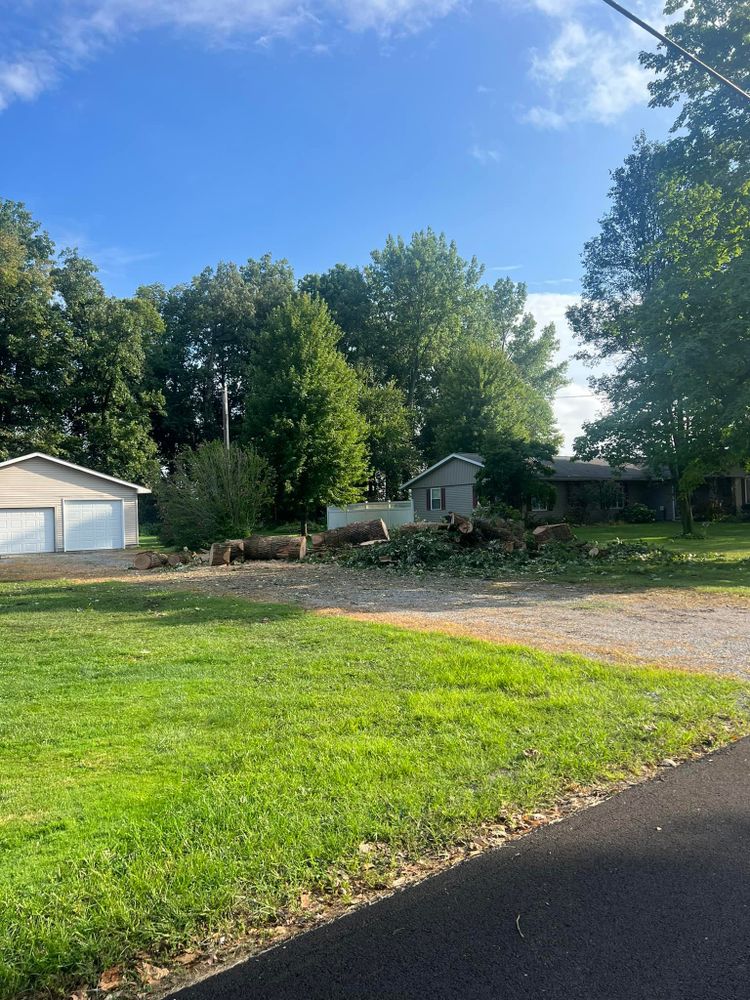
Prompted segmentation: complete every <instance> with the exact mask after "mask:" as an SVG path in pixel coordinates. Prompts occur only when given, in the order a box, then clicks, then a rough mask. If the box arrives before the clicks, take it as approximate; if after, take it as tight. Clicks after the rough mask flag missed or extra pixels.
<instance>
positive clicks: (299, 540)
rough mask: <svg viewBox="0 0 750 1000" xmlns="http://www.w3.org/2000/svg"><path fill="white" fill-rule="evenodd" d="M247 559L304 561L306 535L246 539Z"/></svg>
mask: <svg viewBox="0 0 750 1000" xmlns="http://www.w3.org/2000/svg"><path fill="white" fill-rule="evenodd" d="M244 548H245V558H246V559H304V558H305V554H306V553H307V539H306V538H305V536H304V535H253V536H252V537H251V538H246V539H245V544H244Z"/></svg>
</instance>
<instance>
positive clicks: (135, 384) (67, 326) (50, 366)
mask: <svg viewBox="0 0 750 1000" xmlns="http://www.w3.org/2000/svg"><path fill="white" fill-rule="evenodd" d="M161 330H162V322H161V319H160V317H159V314H158V312H157V311H156V309H155V308H154V306H153V304H152V303H150V302H148V301H146V300H144V299H140V298H136V299H117V298H112V297H109V296H107V295H105V293H104V289H103V288H102V285H101V283H100V282H99V281H98V279H97V278H96V268H95V267H94V265H93V264H92V263H91V262H90V261H88V260H85V259H83V258H81V257H79V256H78V254H77V253H75V252H74V251H66V252H64V253H62V254H60V255H59V256H56V253H55V247H54V245H53V243H52V241H51V240H50V239H49V237H48V236H47V235H46V234H45V233H43V232H42V231H41V230H40V227H39V225H38V223H36V222H35V221H34V220H33V219H32V217H31V216H30V215H29V213H28V212H27V211H26V210H25V209H24V207H23V206H22V205H21V204H19V203H16V202H10V201H5V202H0V458H8V457H15V456H17V455H20V454H22V453H23V452H24V451H30V450H40V451H46V452H49V453H50V454H52V455H56V456H59V457H61V458H66V459H69V460H71V461H73V462H78V463H81V464H83V465H86V466H90V467H91V468H94V469H97V470H99V471H101V472H106V473H110V474H112V475H115V476H118V477H120V478H123V479H127V480H133V481H140V482H146V483H148V482H152V481H154V480H155V478H156V477H157V475H158V464H157V451H156V447H155V445H154V443H153V441H152V439H151V436H150V414H151V413H152V412H155V411H158V410H159V409H160V407H161V405H162V397H161V394H160V392H159V391H158V390H156V389H150V388H148V387H147V386H146V385H145V381H146V354H147V353H148V352H149V351H150V350H151V348H152V345H153V344H154V342H155V340H156V339H157V338H158V337H159V336H160V335H161Z"/></svg>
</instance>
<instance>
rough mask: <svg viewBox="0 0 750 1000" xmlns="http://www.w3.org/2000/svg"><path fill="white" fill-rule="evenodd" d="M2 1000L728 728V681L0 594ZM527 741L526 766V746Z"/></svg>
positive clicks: (114, 594)
mask: <svg viewBox="0 0 750 1000" xmlns="http://www.w3.org/2000/svg"><path fill="white" fill-rule="evenodd" d="M0 649H2V660H1V667H0V995H2V996H3V997H11V996H18V995H20V994H27V993H32V992H37V993H38V992H41V991H44V990H48V991H52V992H59V993H61V994H62V993H64V992H65V991H69V990H70V989H71V988H72V987H74V986H76V985H77V984H79V983H81V982H83V981H85V982H88V983H95V982H96V979H97V976H98V974H99V973H100V972H101V970H102V969H103V968H105V967H108V966H110V965H113V964H115V963H119V962H123V963H125V964H126V965H127V964H128V963H130V962H132V961H133V960H134V959H135V956H136V955H137V954H138V953H139V952H143V951H145V952H148V953H150V954H154V955H158V956H159V957H160V958H162V959H164V960H167V959H168V956H169V954H171V953H173V952H174V951H176V950H178V949H180V948H182V947H184V946H186V945H188V944H189V942H190V941H191V940H192V939H194V938H196V937H199V936H201V935H203V934H205V933H206V932H207V930H209V929H218V928H229V929H232V930H239V929H241V928H242V927H243V926H247V925H248V924H252V925H257V924H258V923H262V922H263V921H266V920H269V919H272V918H273V916H274V914H275V913H277V912H278V910H279V908H282V907H285V906H289V905H293V904H294V901H295V900H297V899H298V898H299V894H300V892H301V891H302V890H303V889H314V888H316V887H317V888H323V889H325V888H327V887H330V886H331V885H332V884H333V882H334V881H335V882H337V883H339V884H340V883H341V880H342V879H344V880H345V879H346V877H347V876H348V875H349V876H356V875H357V874H358V873H359V874H361V866H362V855H361V854H360V852H359V851H358V845H359V844H360V843H361V842H362V841H379V842H382V843H384V844H386V845H388V850H390V851H393V852H395V851H397V850H399V851H404V852H406V853H407V854H408V855H411V856H417V855H419V854H421V853H424V852H425V851H429V850H432V849H434V848H435V847H436V846H437V845H441V844H444V843H446V842H448V841H450V840H451V839H453V838H455V837H456V836H458V835H459V834H460V833H461V831H464V830H466V829H467V828H470V827H472V825H476V824H477V823H479V822H481V821H482V820H485V819H489V818H491V817H494V816H497V815H498V814H501V813H504V812H509V811H516V810H522V809H534V808H539V807H541V806H543V805H545V804H547V803H550V802H552V801H553V800H554V799H555V797H556V796H557V795H559V794H560V792H561V791H562V790H563V789H564V788H565V787H566V786H568V785H569V784H570V783H577V784H582V785H586V784H589V783H592V782H597V781H600V780H602V779H608V778H614V777H616V776H618V775H622V774H624V773H627V772H629V771H632V770H633V769H634V768H637V767H638V766H639V765H641V764H643V763H644V762H648V761H654V760H657V759H659V758H661V757H664V756H672V755H677V754H679V753H680V752H681V751H683V750H684V749H686V748H687V747H689V746H691V745H693V744H695V743H696V742H698V741H700V740H703V739H704V738H707V737H711V736H718V737H719V738H728V735H729V733H730V731H732V730H733V729H735V730H736V729H743V730H744V728H745V727H746V726H747V722H748V720H747V709H746V703H747V702H746V699H747V690H748V689H747V688H746V687H744V686H743V685H742V684H740V683H739V682H734V681H728V680H720V679H715V678H710V677H703V676H698V675H688V674H680V673H669V672H665V671H649V670H638V669H624V668H617V667H612V666H604V665H601V664H596V663H592V662H590V661H587V660H584V659H582V658H579V657H573V656H569V657H565V656H554V655H550V654H545V653H541V652H534V651H531V650H527V649H522V648H511V647H499V646H495V645H491V644H488V643H482V642H479V641H471V640H464V639H455V638H450V637H446V636H440V635H424V634H419V633H413V632H408V631H402V630H398V629H396V628H390V627H383V626H376V625H370V624H362V623H357V622H353V621H347V620H343V619H329V618H322V617H318V616H315V615H309V614H305V613H303V612H301V611H299V610H296V609H292V608H289V607H283V606H271V605H259V604H251V603H247V602H243V601H241V600H234V599H226V598H210V597H206V596H198V595H196V594H189V593H176V592H172V591H160V590H159V589H158V584H157V585H156V586H155V587H153V588H148V587H146V586H135V585H128V584H122V583H121V584H99V585H90V584H89V585H66V584H64V583H60V582H55V583H50V584H39V583H33V584H31V583H30V584H14V585H6V586H3V587H2V588H0ZM530 748H533V749H534V750H535V751H536V753H534V754H531V755H527V754H525V753H524V751H527V750H529V749H530Z"/></svg>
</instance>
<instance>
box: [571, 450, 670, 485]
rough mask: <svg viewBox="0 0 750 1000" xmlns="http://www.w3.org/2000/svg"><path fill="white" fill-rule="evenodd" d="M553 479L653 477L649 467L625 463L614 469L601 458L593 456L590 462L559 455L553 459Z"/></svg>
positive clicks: (629, 478) (630, 478)
mask: <svg viewBox="0 0 750 1000" xmlns="http://www.w3.org/2000/svg"><path fill="white" fill-rule="evenodd" d="M552 467H553V469H554V472H553V474H552V479H553V480H571V479H572V480H575V479H585V480H588V479H619V480H634V479H651V478H653V477H652V476H651V474H650V473H649V471H648V469H644V468H641V467H640V466H638V465H624V466H623V467H622V468H621V469H620V468H618V469H614V468H612V466H611V465H608V464H607V463H606V462H605V461H604V460H603V459H601V458H593V459H591V461H590V462H581V461H579V460H578V459H575V458H570V457H569V456H567V455H558V456H556V457H555V458H553V460H552Z"/></svg>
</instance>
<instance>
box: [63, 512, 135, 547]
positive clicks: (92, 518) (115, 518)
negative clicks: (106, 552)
mask: <svg viewBox="0 0 750 1000" xmlns="http://www.w3.org/2000/svg"><path fill="white" fill-rule="evenodd" d="M63 520H64V523H65V551H66V552H76V551H80V550H81V549H122V548H124V547H125V543H124V541H123V534H122V500H66V501H65V502H64V504H63Z"/></svg>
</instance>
